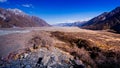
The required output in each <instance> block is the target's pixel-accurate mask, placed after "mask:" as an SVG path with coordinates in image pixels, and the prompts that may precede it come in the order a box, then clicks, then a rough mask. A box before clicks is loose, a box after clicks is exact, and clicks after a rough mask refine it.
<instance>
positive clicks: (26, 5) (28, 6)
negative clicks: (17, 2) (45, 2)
mask: <svg viewBox="0 0 120 68" xmlns="http://www.w3.org/2000/svg"><path fill="white" fill-rule="evenodd" d="M22 6H23V7H26V8H33V5H32V4H23V5H22Z"/></svg>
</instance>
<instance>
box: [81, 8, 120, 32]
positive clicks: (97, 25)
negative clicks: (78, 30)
mask: <svg viewBox="0 0 120 68" xmlns="http://www.w3.org/2000/svg"><path fill="white" fill-rule="evenodd" d="M82 28H85V29H92V30H106V29H110V30H114V31H115V32H117V33H120V7H117V8H115V9H114V10H112V11H111V12H105V13H103V14H101V15H99V16H97V17H95V18H93V19H91V20H89V21H88V22H86V23H85V24H83V25H82Z"/></svg>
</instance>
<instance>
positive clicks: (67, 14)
mask: <svg viewBox="0 0 120 68" xmlns="http://www.w3.org/2000/svg"><path fill="white" fill-rule="evenodd" d="M118 6H120V0H0V8H12V9H14V8H17V9H20V10H22V11H23V12H25V13H27V14H29V15H33V16H38V17H40V18H42V19H43V20H45V21H46V22H47V23H49V24H57V23H69V22H70V23H71V22H74V21H87V20H89V19H91V18H93V17H95V16H98V15H100V14H101V13H103V12H109V11H111V10H113V9H114V8H116V7H118Z"/></svg>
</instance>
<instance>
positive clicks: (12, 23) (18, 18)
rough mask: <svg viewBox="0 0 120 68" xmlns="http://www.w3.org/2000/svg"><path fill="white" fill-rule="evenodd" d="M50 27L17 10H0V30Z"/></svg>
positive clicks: (36, 18) (42, 21) (38, 19)
mask: <svg viewBox="0 0 120 68" xmlns="http://www.w3.org/2000/svg"><path fill="white" fill-rule="evenodd" d="M42 26H50V25H49V24H47V23H46V22H45V21H44V20H42V19H40V18H38V17H36V16H29V15H27V14H25V13H24V12H23V11H21V10H19V9H3V8H0V28H10V27H12V28H14V27H42Z"/></svg>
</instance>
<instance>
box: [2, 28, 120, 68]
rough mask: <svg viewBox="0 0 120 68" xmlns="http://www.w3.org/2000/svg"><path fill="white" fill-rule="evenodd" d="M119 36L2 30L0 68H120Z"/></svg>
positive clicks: (60, 30)
mask: <svg viewBox="0 0 120 68" xmlns="http://www.w3.org/2000/svg"><path fill="white" fill-rule="evenodd" d="M119 63H120V34H115V33H111V32H107V31H104V30H103V31H102V30H98V31H93V30H86V29H80V28H78V27H24V28H1V29H0V68H4V67H5V68H71V67H72V68H119V67H120V64H119Z"/></svg>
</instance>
